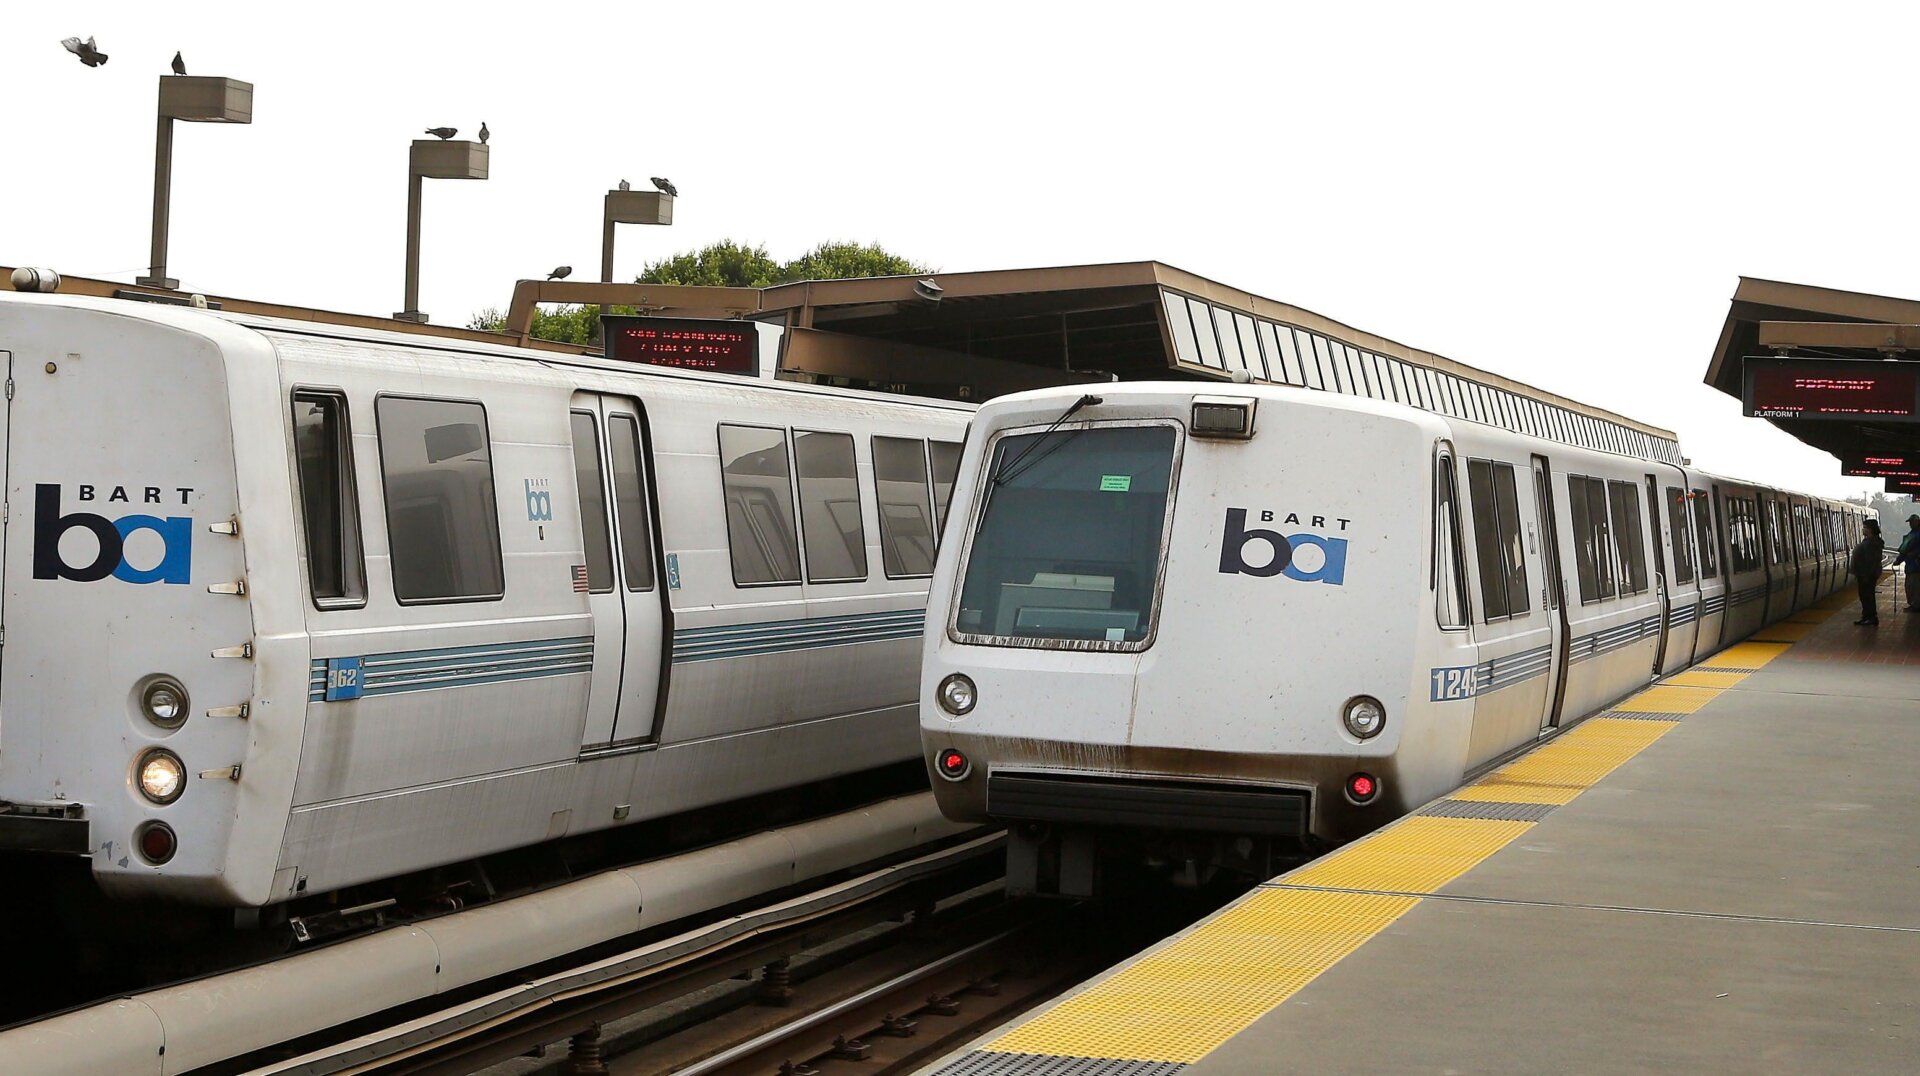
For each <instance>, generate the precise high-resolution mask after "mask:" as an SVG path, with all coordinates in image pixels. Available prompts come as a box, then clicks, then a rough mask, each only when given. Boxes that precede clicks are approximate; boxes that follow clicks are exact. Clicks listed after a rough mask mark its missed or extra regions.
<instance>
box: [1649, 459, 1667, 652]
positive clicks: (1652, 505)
mask: <svg viewBox="0 0 1920 1076" xmlns="http://www.w3.org/2000/svg"><path fill="white" fill-rule="evenodd" d="M1647 508H1648V512H1647V523H1648V530H1649V532H1650V534H1651V536H1652V538H1653V541H1651V542H1649V543H1647V544H1648V545H1649V546H1650V547H1651V548H1652V549H1653V592H1654V596H1655V597H1657V598H1658V599H1659V600H1660V635H1659V641H1658V642H1656V643H1655V644H1654V647H1653V675H1654V676H1655V677H1658V676H1659V675H1660V672H1661V670H1662V669H1663V668H1665V666H1666V662H1667V634H1668V632H1669V630H1670V629H1671V628H1672V625H1673V588H1672V580H1670V579H1668V578H1667V556H1666V548H1665V546H1664V544H1663V543H1662V542H1661V538H1662V537H1663V536H1662V535H1661V534H1660V483H1659V481H1658V480H1656V479H1655V478H1654V477H1653V476H1652V475H1648V476H1647Z"/></svg>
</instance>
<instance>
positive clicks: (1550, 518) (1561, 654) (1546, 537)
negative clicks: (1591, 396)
mask: <svg viewBox="0 0 1920 1076" xmlns="http://www.w3.org/2000/svg"><path fill="white" fill-rule="evenodd" d="M1533 504H1534V514H1535V515H1536V516H1537V517H1538V520H1539V529H1540V569H1541V571H1543V572H1545V573H1546V577H1547V579H1546V582H1547V585H1546V588H1545V590H1546V592H1545V594H1544V595H1543V597H1544V599H1545V602H1546V606H1547V625H1548V627H1549V629H1550V631H1551V639H1550V645H1551V646H1552V661H1551V663H1550V664H1549V665H1548V667H1547V696H1546V707H1545V711H1546V712H1545V713H1543V714H1542V715H1541V718H1540V727H1541V728H1542V729H1550V728H1554V727H1556V726H1558V725H1559V724H1560V706H1561V704H1562V702H1564V701H1565V699H1566V696H1567V634H1568V632H1567V602H1566V596H1567V587H1566V583H1565V581H1564V579H1563V577H1562V576H1561V574H1560V528H1559V527H1558V526H1556V525H1555V524H1554V511H1553V476H1552V473H1551V472H1550V471H1549V470H1548V469H1547V458H1546V457H1545V456H1535V457H1533Z"/></svg>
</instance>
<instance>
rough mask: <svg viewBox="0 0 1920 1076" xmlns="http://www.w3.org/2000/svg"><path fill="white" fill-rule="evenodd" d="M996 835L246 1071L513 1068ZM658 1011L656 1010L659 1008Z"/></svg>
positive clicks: (923, 880)
mask: <svg viewBox="0 0 1920 1076" xmlns="http://www.w3.org/2000/svg"><path fill="white" fill-rule="evenodd" d="M1004 839H1005V838H1004V835H1002V834H998V833H996V834H991V835H988V836H985V837H978V838H975V839H973V840H970V841H967V842H965V843H963V844H959V845H955V846H953V847H951V848H946V849H942V850H940V851H937V852H932V853H929V854H927V855H923V856H920V857H918V858H915V859H912V860H908V861H906V862H904V863H899V864H895V865H893V866H890V867H884V868H881V869H879V870H875V871H872V872H869V873H867V874H864V875H861V876H860V877H857V878H853V879H849V880H847V881H844V882H841V883H838V884H835V885H832V886H828V887H825V888H823V889H820V890H816V891H814V892H811V893H807V894H802V895H800V896H797V897H792V898H789V899H787V900H784V901H780V902H777V903H775V904H772V905H769V906H767V907H764V908H760V909H755V910H753V911H749V912H744V913H741V914H739V915H735V916H731V917H729V918H726V919H723V920H720V921H719V922H716V923H713V924H709V925H707V926H704V927H700V928H698V929H695V930H691V931H687V932H685V933H682V934H678V935H675V936H673V937H670V938H665V939H662V940H660V941H657V942H653V943H650V944H647V945H643V946H639V947H636V948H633V949H628V950H625V951H623V952H620V953H616V954H614V955H612V956H607V957H603V958H599V959H595V960H592V961H589V962H587V963H585V964H581V965H578V966H575V967H569V968H565V969H562V970H560V971H556V972H553V973H550V974H547V975H544V976H541V977H539V978H536V979H532V980H528V981H526V982H522V983H518V984H515V985H514V986H511V987H507V988H504V989H500V990H496V991H494V992H491V993H488V994H485V995H483V996H480V997H476V998H473V999H470V1000H468V1001H465V1002H462V1003H460V1004H457V1005H452V1006H448V1007H445V1008H442V1009H438V1010H435V1011H433V1012H430V1013H426V1014H423V1015H420V1016H416V1017H412V1018H409V1019H406V1020H404V1021H401V1022H398V1023H395V1024H393V1025H390V1026H387V1027H382V1028H379V1029H376V1030H374V1031H371V1032H367V1033H365V1034H362V1035H359V1036H357V1037H354V1038H351V1039H348V1040H345V1041H342V1042H339V1043H333V1044H329V1045H326V1046H322V1047H320V1048H318V1049H315V1050H312V1051H310V1052H308V1053H305V1054H302V1055H300V1056H298V1057H294V1058H291V1059H287V1060H284V1061H269V1062H265V1063H264V1064H262V1065H261V1066H260V1067H257V1068H253V1069H249V1070H247V1071H250V1072H255V1073H260V1074H262V1076H265V1074H275V1076H280V1074H286V1076H295V1074H297V1076H331V1074H335V1073H359V1072H368V1071H372V1070H374V1069H399V1070H402V1071H409V1072H438V1071H448V1072H467V1071H471V1067H472V1063H473V1061H474V1060H475V1058H476V1056H477V1055H481V1054H486V1055H489V1056H513V1055H514V1054H516V1053H519V1052H522V1051H524V1050H527V1049H531V1048H532V1047H534V1046H537V1045H541V1044H544V1043H548V1042H552V1041H555V1040H556V1039H562V1038H566V1037H568V1036H569V1035H571V1034H573V1033H575V1032H577V1031H580V1030H583V1029H585V1028H586V1027H589V1026H591V1025H593V1024H596V1023H599V1022H602V1021H605V1020H608V1019H613V1018H616V1017H618V1016H621V1015H625V1014H626V1013H627V1012H630V1011H633V1010H635V1009H638V1008H644V1007H646V1006H647V1005H650V1004H657V1003H658V1000H666V999H668V998H671V997H674V996H678V995H679V994H681V993H685V992H688V991H690V990H691V989H693V988H692V987H688V986H686V985H685V983H686V981H687V980H688V979H692V978H696V977H701V976H702V973H703V972H704V973H705V978H706V979H707V980H708V981H712V980H713V979H714V978H716V977H717V978H718V979H725V978H728V977H731V976H732V975H733V974H736V973H737V972H738V971H739V970H745V969H750V968H753V967H757V966H759V965H760V964H762V963H765V962H767V961H768V960H769V959H772V958H773V957H774V956H776V955H784V954H785V953H787V952H791V951H793V950H794V949H795V948H797V947H799V945H801V944H803V941H801V940H799V939H796V935H799V934H802V933H804V931H805V928H808V927H824V926H825V925H827V924H828V923H829V922H830V921H834V920H841V919H851V918H854V917H855V916H856V914H857V913H858V912H859V911H860V909H861V908H863V907H870V906H873V905H875V904H876V903H878V902H881V901H883V900H885V899H886V898H888V897H890V896H899V895H902V894H903V893H904V894H905V895H906V896H908V897H910V898H911V899H910V901H908V902H907V903H908V904H909V906H910V905H912V904H917V903H919V902H921V901H923V900H924V899H926V898H924V897H922V896H921V895H920V894H918V893H917V892H914V890H917V889H920V888H924V887H925V886H926V885H928V884H930V883H934V882H937V881H938V880H939V879H940V878H942V877H945V876H947V875H950V874H952V873H954V872H956V871H960V870H964V869H965V868H966V867H968V866H969V865H972V864H974V863H975V862H977V861H978V860H980V859H982V858H983V857H986V856H988V855H991V854H992V853H994V852H996V851H997V850H998V849H999V847H1000V845H1001V844H1002V842H1003V841H1004ZM656 999H657V1000H656Z"/></svg>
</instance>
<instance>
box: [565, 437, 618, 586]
mask: <svg viewBox="0 0 1920 1076" xmlns="http://www.w3.org/2000/svg"><path fill="white" fill-rule="evenodd" d="M571 417H572V420H573V484H574V488H575V489H577V490H578V491H579V493H580V533H581V535H582V538H583V540H584V541H585V543H586V547H587V549H586V554H587V589H588V590H589V591H591V592H593V593H595V594H609V593H612V591H613V537H612V535H610V534H609V533H608V531H607V478H606V475H604V474H602V473H601V469H600V431H599V424H598V423H597V422H596V420H595V419H594V417H593V412H591V411H575V412H572V416H571Z"/></svg>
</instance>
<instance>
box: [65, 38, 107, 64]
mask: <svg viewBox="0 0 1920 1076" xmlns="http://www.w3.org/2000/svg"><path fill="white" fill-rule="evenodd" d="M60 44H62V45H64V46H66V49H67V51H68V52H71V53H73V54H74V55H75V56H78V57H80V62H81V63H83V64H86V65H87V66H88V67H99V66H100V65H101V64H103V63H106V62H107V54H106V53H104V52H101V51H100V50H99V49H97V48H95V47H94V45H93V38H91V37H89V38H87V39H86V40H85V41H82V40H80V39H79V38H77V37H66V38H61V39H60Z"/></svg>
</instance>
